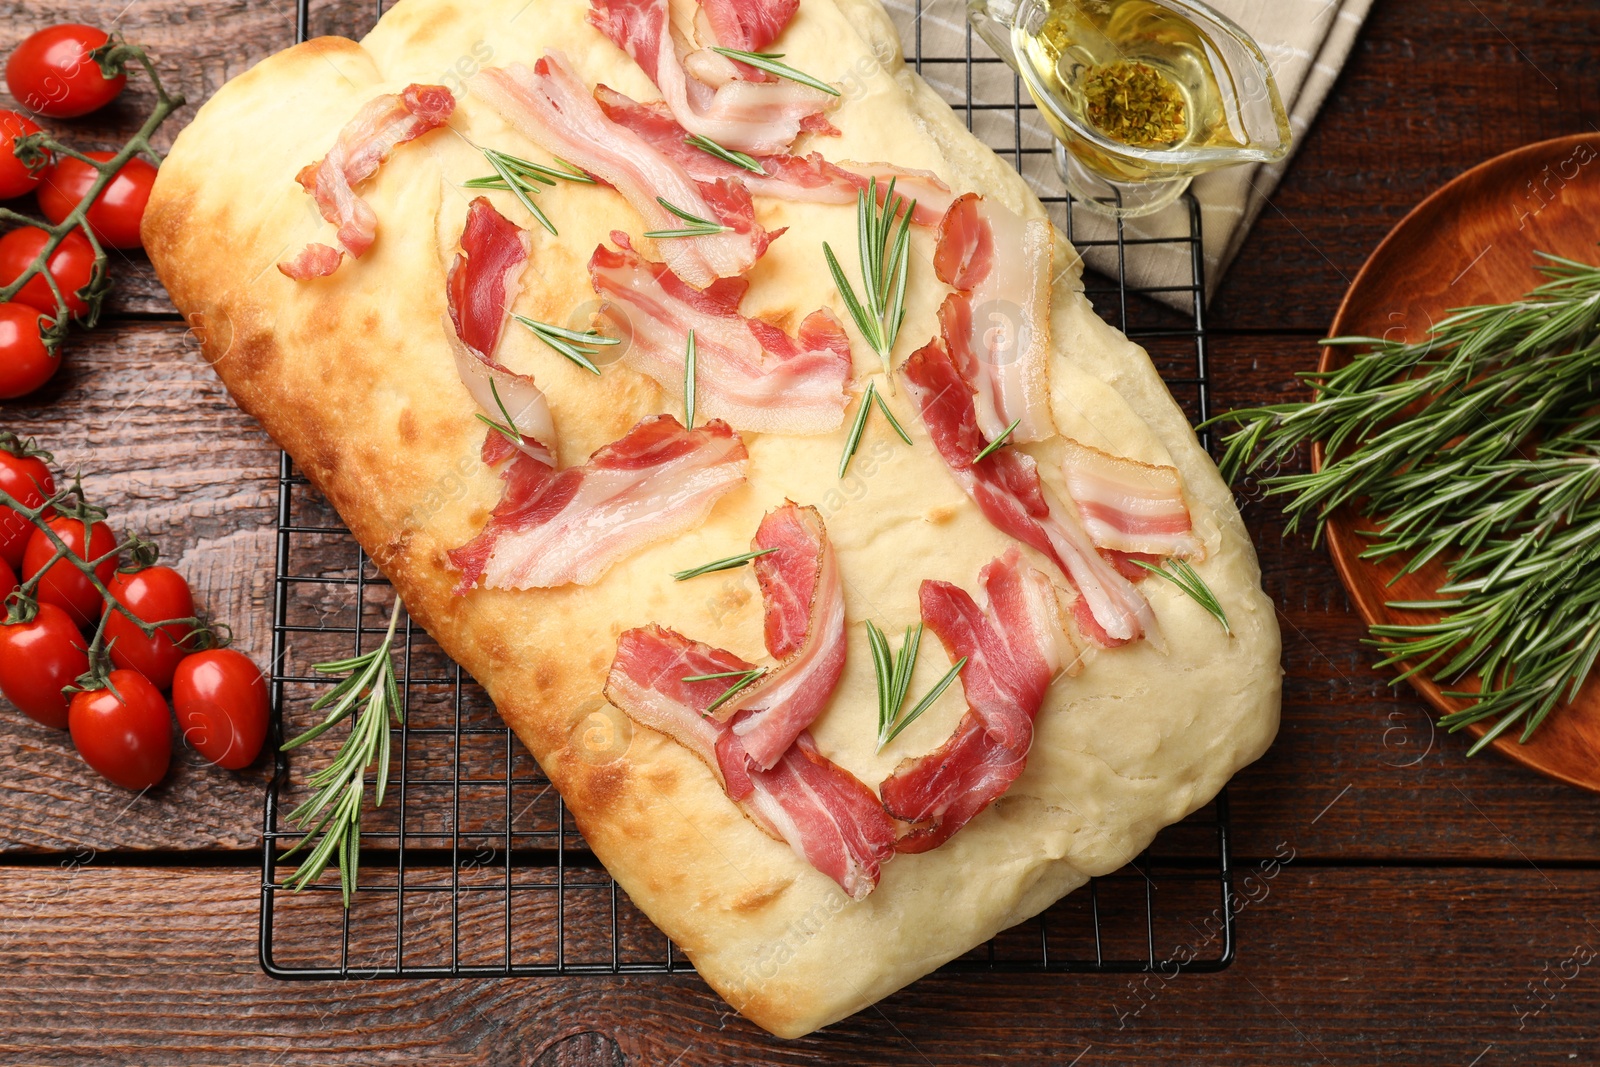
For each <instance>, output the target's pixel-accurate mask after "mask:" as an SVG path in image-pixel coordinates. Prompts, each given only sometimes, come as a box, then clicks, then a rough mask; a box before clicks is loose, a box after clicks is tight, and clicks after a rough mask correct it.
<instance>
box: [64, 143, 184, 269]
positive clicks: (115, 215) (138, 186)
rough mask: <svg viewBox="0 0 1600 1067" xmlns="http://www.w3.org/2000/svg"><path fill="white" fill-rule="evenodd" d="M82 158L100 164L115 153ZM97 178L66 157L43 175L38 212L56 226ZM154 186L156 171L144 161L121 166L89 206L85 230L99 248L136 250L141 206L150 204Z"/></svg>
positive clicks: (88, 168) (79, 162)
mask: <svg viewBox="0 0 1600 1067" xmlns="http://www.w3.org/2000/svg"><path fill="white" fill-rule="evenodd" d="M84 155H86V156H88V157H89V158H90V159H93V160H95V161H97V162H100V163H104V162H106V161H107V160H109V159H111V158H112V157H113V156H115V155H116V153H115V152H85V153H84ZM99 177H100V172H99V171H97V170H95V169H94V168H93V167H91V166H89V164H87V163H85V162H83V161H82V160H79V159H73V158H72V157H70V156H68V157H67V158H65V159H62V160H61V161H60V162H58V163H56V164H55V165H54V166H52V167H50V168H49V169H47V170H46V171H45V172H44V175H43V179H44V184H42V185H40V186H39V210H40V211H43V212H44V217H45V218H47V219H49V220H50V221H51V222H53V223H58V222H60V221H61V220H62V219H64V218H66V217H67V216H68V215H70V214H72V211H73V209H74V208H76V207H77V206H78V204H79V202H80V201H82V200H83V198H84V197H85V196H87V195H88V193H89V187H90V186H92V185H93V184H94V183H95V181H96V180H97V179H98V178H99ZM155 183H156V168H154V167H152V166H151V165H150V164H148V163H146V162H145V161H144V160H142V159H138V158H135V159H130V160H128V162H126V163H124V164H123V165H122V169H121V170H119V171H117V175H116V177H114V178H112V179H111V183H110V184H109V185H107V186H106V187H105V190H104V191H103V192H101V194H100V195H99V196H97V197H95V201H94V203H93V204H91V205H89V211H88V214H87V218H88V222H89V228H90V229H91V230H93V231H94V235H95V236H96V237H98V238H99V239H100V243H101V244H103V245H110V246H111V247H112V248H138V247H139V222H140V221H141V220H142V219H143V218H144V208H145V205H146V204H148V203H149V202H150V187H151V186H153V185H154V184H155Z"/></svg>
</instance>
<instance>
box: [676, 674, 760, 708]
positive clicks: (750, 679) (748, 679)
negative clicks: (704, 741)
mask: <svg viewBox="0 0 1600 1067" xmlns="http://www.w3.org/2000/svg"><path fill="white" fill-rule="evenodd" d="M766 673H767V671H766V668H764V667H753V668H751V669H750V670H748V671H723V672H721V673H720V674H691V675H688V676H687V677H685V678H684V679H683V680H684V681H686V682H709V681H712V680H713V679H716V678H737V679H739V680H738V681H736V682H734V683H733V684H732V685H730V686H728V688H727V689H725V690H723V693H722V695H721V696H719V697H718V698H717V699H715V700H713V701H712V702H711V703H710V704H709V705H708V706H707V707H706V710H705V711H703V712H701V714H703V715H710V714H711V713H712V712H713V711H716V710H717V709H718V708H720V707H722V705H724V704H726V703H727V702H728V701H730V700H732V699H733V698H734V697H736V696H738V695H739V694H740V693H742V692H744V691H745V690H746V689H748V688H749V687H750V686H751V685H752V684H754V683H755V680H756V679H757V678H760V677H761V676H762V675H763V674H766Z"/></svg>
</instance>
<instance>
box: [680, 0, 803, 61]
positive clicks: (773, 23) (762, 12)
mask: <svg viewBox="0 0 1600 1067" xmlns="http://www.w3.org/2000/svg"><path fill="white" fill-rule="evenodd" d="M700 8H701V10H702V11H704V12H705V14H706V19H707V21H709V22H710V23H711V32H712V33H713V34H715V35H716V38H717V43H718V44H720V45H722V46H723V47H724V48H737V49H739V50H740V51H741V52H759V51H761V50H762V49H764V48H766V47H767V45H769V44H771V43H772V42H773V41H776V40H777V39H778V35H779V34H780V33H782V32H783V29H784V27H785V26H787V25H789V20H790V19H792V18H794V13H795V12H796V11H798V10H799V9H800V0H701V4H700Z"/></svg>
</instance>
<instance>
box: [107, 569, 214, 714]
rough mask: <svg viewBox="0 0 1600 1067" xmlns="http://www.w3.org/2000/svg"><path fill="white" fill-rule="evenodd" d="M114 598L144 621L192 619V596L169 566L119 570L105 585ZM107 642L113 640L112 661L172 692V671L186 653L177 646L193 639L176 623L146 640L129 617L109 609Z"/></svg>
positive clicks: (188, 628)
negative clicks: (183, 641) (187, 639)
mask: <svg viewBox="0 0 1600 1067" xmlns="http://www.w3.org/2000/svg"><path fill="white" fill-rule="evenodd" d="M106 588H108V589H110V590H111V595H112V596H113V597H115V598H116V599H117V601H118V602H119V603H121V604H122V605H123V606H124V607H126V608H127V609H128V610H129V611H131V612H133V613H134V614H135V615H137V616H139V618H141V619H143V620H144V621H145V622H160V621H162V620H163V619H187V618H190V617H191V616H193V615H194V596H193V595H192V594H190V592H189V583H188V582H186V581H184V580H183V575H181V574H179V573H178V572H177V571H175V570H173V569H172V568H171V567H147V568H145V569H144V570H142V571H137V572H135V573H133V574H124V573H122V572H121V571H118V572H117V573H116V574H113V575H112V576H111V580H110V581H109V582H107V583H106ZM106 610H107V611H109V612H111V617H110V618H108V619H107V620H106V631H105V633H106V640H107V641H108V642H111V662H112V663H114V664H116V665H117V666H118V667H125V668H127V669H128V670H131V671H138V672H139V673H140V674H142V675H144V676H145V677H146V678H148V679H149V680H150V681H151V683H152V684H154V685H155V687H156V688H157V689H163V690H164V689H170V688H172V672H173V671H175V670H177V669H178V663H179V661H180V660H182V659H183V658H184V657H185V656H186V655H188V654H189V653H188V650H187V649H185V648H182V647H181V646H179V644H178V642H179V641H182V640H183V639H184V638H186V637H187V636H188V635H189V630H190V627H189V626H188V625H187V624H180V623H173V624H172V625H171V626H163V627H162V628H161V629H159V630H157V631H156V632H155V634H154V636H151V637H146V636H145V635H144V631H143V630H141V629H139V627H137V626H135V625H134V624H133V623H132V622H129V621H128V617H127V616H126V615H123V614H122V613H121V612H120V611H117V610H115V609H114V608H111V607H109V606H108V607H107V608H106Z"/></svg>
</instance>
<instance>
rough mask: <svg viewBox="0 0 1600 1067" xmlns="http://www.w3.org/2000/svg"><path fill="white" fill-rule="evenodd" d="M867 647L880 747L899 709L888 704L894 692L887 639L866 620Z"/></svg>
mask: <svg viewBox="0 0 1600 1067" xmlns="http://www.w3.org/2000/svg"><path fill="white" fill-rule="evenodd" d="M867 647H868V648H870V649H871V650H872V674H873V677H874V678H875V679H877V683H878V738H879V743H880V745H881V743H882V739H883V736H884V735H885V734H887V733H888V732H889V727H890V726H892V725H893V724H894V716H895V713H896V712H897V711H899V710H900V709H899V708H897V707H893V706H891V705H890V703H889V696H890V694H891V693H892V692H893V691H894V666H893V663H892V662H891V660H890V657H889V639H888V638H887V637H885V636H883V631H882V630H880V629H878V627H877V624H876V623H874V622H873V621H872V620H871V619H868V620H867Z"/></svg>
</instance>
